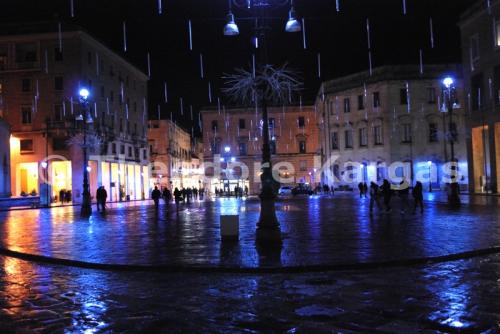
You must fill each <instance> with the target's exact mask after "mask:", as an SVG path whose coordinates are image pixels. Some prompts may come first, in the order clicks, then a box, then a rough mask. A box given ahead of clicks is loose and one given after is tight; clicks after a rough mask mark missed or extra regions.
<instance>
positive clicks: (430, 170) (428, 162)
mask: <svg viewBox="0 0 500 334" xmlns="http://www.w3.org/2000/svg"><path fill="white" fill-rule="evenodd" d="M427 167H429V192H430V193H431V192H432V169H431V168H432V161H430V160H429V161H427Z"/></svg>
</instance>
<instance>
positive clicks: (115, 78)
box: [0, 29, 149, 202]
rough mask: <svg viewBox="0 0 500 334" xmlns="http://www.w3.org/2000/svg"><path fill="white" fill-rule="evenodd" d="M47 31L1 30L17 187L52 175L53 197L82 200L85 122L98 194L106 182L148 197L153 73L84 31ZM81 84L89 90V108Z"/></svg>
mask: <svg viewBox="0 0 500 334" xmlns="http://www.w3.org/2000/svg"><path fill="white" fill-rule="evenodd" d="M25 30H28V29H25ZM38 31H41V30H40V29H38ZM47 31H48V32H46V33H22V34H15V33H13V34H9V35H2V36H0V87H2V89H1V91H0V101H1V102H2V104H1V106H2V113H3V117H4V119H5V120H6V121H7V122H8V123H9V125H10V127H11V132H12V137H11V140H10V143H11V147H10V149H11V185H12V193H13V195H15V196H19V195H21V194H24V193H38V192H39V191H40V190H39V189H40V184H42V183H45V181H46V180H47V181H48V183H49V184H50V185H51V189H50V196H51V198H52V201H57V200H61V196H62V195H65V197H66V199H67V200H72V201H73V202H80V201H81V199H82V189H83V186H82V183H83V168H84V166H83V153H82V151H83V150H82V145H81V143H82V135H83V131H82V129H83V127H84V126H85V127H86V129H87V136H88V138H87V139H88V142H90V143H91V146H90V147H89V148H88V151H89V152H88V153H89V158H90V161H89V166H88V167H89V169H90V176H89V177H90V190H91V194H92V195H93V196H94V195H95V191H96V189H97V187H98V186H99V185H103V186H104V187H105V188H106V190H107V192H108V200H110V201H119V200H125V199H141V198H144V197H147V196H148V194H149V169H148V163H149V153H148V146H147V137H146V132H147V129H146V124H147V123H146V119H147V116H146V115H147V110H146V99H147V81H148V77H147V76H146V75H145V74H144V73H142V72H141V71H140V70H138V69H137V68H136V67H134V66H133V65H131V64H130V63H128V62H127V61H126V60H124V59H123V58H122V57H121V56H120V55H118V54H117V53H115V52H113V51H112V50H111V49H109V48H108V47H106V46H105V45H103V44H102V43H101V42H99V41H97V40H96V39H94V38H93V37H92V36H90V35H89V34H87V33H85V32H83V31H80V30H77V29H75V30H71V31H62V32H61V33H58V32H57V31H56V32H52V31H49V30H47ZM4 33H5V32H4ZM82 87H86V88H87V89H88V90H89V91H90V96H89V99H88V107H87V108H85V110H84V108H82V105H81V104H80V102H79V90H80V88H82ZM85 113H86V114H85ZM83 114H85V115H86V116H87V117H86V118H87V120H88V122H87V124H82V121H81V120H82V117H81V116H82V115H83ZM46 157H48V159H47V161H46V162H45V160H46Z"/></svg>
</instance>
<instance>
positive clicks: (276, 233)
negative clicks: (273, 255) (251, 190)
mask: <svg viewBox="0 0 500 334" xmlns="http://www.w3.org/2000/svg"><path fill="white" fill-rule="evenodd" d="M256 239H257V242H277V241H279V242H281V230H280V224H279V222H278V218H277V217H276V208H275V206H274V198H265V197H264V196H261V199H260V217H259V222H258V223H257V232H256Z"/></svg>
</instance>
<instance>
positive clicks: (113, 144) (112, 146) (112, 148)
mask: <svg viewBox="0 0 500 334" xmlns="http://www.w3.org/2000/svg"><path fill="white" fill-rule="evenodd" d="M111 154H116V143H112V144H111Z"/></svg>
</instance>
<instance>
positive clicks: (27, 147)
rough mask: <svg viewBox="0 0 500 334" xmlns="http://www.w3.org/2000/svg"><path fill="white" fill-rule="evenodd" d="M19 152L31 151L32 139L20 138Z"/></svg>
mask: <svg viewBox="0 0 500 334" xmlns="http://www.w3.org/2000/svg"><path fill="white" fill-rule="evenodd" d="M20 146H21V153H27V152H33V139H21V140H20Z"/></svg>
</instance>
